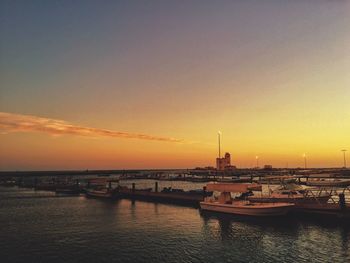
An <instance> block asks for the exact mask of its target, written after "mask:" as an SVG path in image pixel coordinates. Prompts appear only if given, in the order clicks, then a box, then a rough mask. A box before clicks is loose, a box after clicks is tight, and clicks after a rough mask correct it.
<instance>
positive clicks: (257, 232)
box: [0, 183, 350, 263]
mask: <svg viewBox="0 0 350 263" xmlns="http://www.w3.org/2000/svg"><path fill="white" fill-rule="evenodd" d="M165 184H166V183H165ZM172 184H174V183H172ZM173 186H174V185H173ZM197 186H200V185H196V187H194V188H198V187H197ZM174 187H175V186H174ZM0 227H1V235H0V256H1V262H83V261H87V262H111V261H113V262H215V263H218V262H350V241H349V239H350V224H338V223H333V224H325V223H319V222H317V221H315V220H310V219H308V220H305V219H304V220H300V221H299V220H298V219H293V218H292V219H278V220H274V221H271V220H266V219H265V220H261V219H259V220H257V219H247V218H242V217H232V216H218V215H215V214H211V213H201V212H200V211H199V210H198V209H194V208H188V207H181V206H175V205H166V204H155V203H147V202H141V201H136V202H132V201H129V200H120V201H113V202H112V201H102V200H95V199H86V198H85V197H83V196H80V197H57V196H55V194H52V193H50V192H34V191H32V190H26V189H17V188H0Z"/></svg>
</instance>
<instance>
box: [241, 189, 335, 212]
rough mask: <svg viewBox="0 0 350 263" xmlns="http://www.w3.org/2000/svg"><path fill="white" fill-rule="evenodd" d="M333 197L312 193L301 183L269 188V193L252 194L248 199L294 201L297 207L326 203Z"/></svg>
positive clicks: (274, 201) (273, 201)
mask: <svg viewBox="0 0 350 263" xmlns="http://www.w3.org/2000/svg"><path fill="white" fill-rule="evenodd" d="M330 198H331V194H329V193H326V192H325V193H322V192H320V193H318V194H317V195H314V194H311V193H310V191H309V190H308V189H303V188H302V187H301V186H299V185H295V184H285V185H283V186H281V187H280V188H277V189H275V190H271V189H269V194H267V195H251V196H248V200H250V201H252V202H262V203H276V202H283V203H294V204H295V205H296V207H298V206H300V205H303V204H325V203H327V202H328V200H329V199H330Z"/></svg>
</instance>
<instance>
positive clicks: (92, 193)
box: [85, 188, 113, 198]
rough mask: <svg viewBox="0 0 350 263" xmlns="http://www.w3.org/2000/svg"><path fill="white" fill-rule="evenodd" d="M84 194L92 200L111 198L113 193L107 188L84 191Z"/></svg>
mask: <svg viewBox="0 0 350 263" xmlns="http://www.w3.org/2000/svg"><path fill="white" fill-rule="evenodd" d="M85 194H86V196H87V197H94V198H112V197H113V191H111V190H110V189H108V188H101V189H86V190H85Z"/></svg>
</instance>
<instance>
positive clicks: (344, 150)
mask: <svg viewBox="0 0 350 263" xmlns="http://www.w3.org/2000/svg"><path fill="white" fill-rule="evenodd" d="M341 151H342V152H343V157H344V168H346V158H345V152H346V151H347V150H346V149H343V150H341Z"/></svg>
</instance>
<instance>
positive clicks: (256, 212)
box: [200, 202, 294, 217]
mask: <svg viewBox="0 0 350 263" xmlns="http://www.w3.org/2000/svg"><path fill="white" fill-rule="evenodd" d="M293 206H294V205H293V204H288V203H275V204H259V205H256V204H255V205H247V206H241V205H234V204H219V203H212V202H200V207H201V209H202V210H207V211H212V212H220V213H227V214H236V215H245V216H258V217H265V216H283V215H286V214H287V213H288V212H289V211H290V210H291V209H292V208H293Z"/></svg>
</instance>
